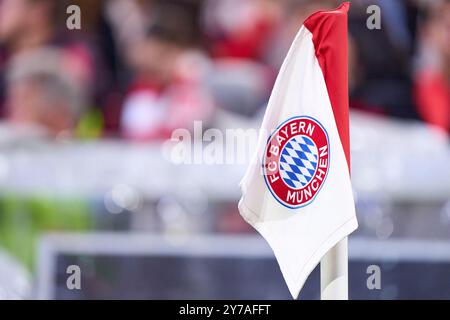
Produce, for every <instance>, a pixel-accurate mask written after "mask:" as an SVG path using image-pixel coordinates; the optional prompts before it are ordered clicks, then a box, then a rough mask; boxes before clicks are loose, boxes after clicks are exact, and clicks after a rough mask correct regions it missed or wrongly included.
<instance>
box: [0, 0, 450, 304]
mask: <svg viewBox="0 0 450 320" xmlns="http://www.w3.org/2000/svg"><path fill="white" fill-rule="evenodd" d="M339 2H340V1H334V0H314V1H313V0H89V1H88V0H78V1H77V0H71V1H69V0H67V1H66V0H58V1H56V0H0V299H24V298H44V299H92V298H124V299H127V298H142V299H145V298H160V299H171V298H195V299H196V298H205V299H208V298H211V299H216V298H236V299H239V298H245V299H267V298H272V299H289V298H290V296H289V292H288V290H287V287H286V286H285V284H284V281H283V280H282V277H281V273H280V271H279V269H278V266H277V264H276V261H275V260H274V257H273V255H272V253H271V251H270V249H269V248H268V247H267V245H266V244H265V242H264V240H262V239H261V238H260V237H259V236H258V235H257V234H256V233H255V232H254V231H253V230H252V229H251V227H250V226H248V225H247V224H246V223H245V222H244V221H243V219H242V218H241V217H240V216H239V213H238V210H237V201H238V200H239V197H240V191H239V186H238V184H239V181H240V179H241V177H242V176H243V173H244V172H245V169H246V161H243V162H241V163H239V162H236V163H234V162H233V161H231V162H230V163H226V164H205V163H203V164H201V163H200V164H192V165H188V164H174V163H173V162H171V161H170V160H169V159H168V157H167V156H166V155H165V152H164V150H165V149H164V145H165V142H167V140H168V139H169V138H170V137H171V135H172V132H173V131H174V130H175V129H179V128H184V129H186V130H189V131H190V132H193V129H194V121H202V122H201V123H202V128H201V130H203V131H204V130H207V129H208V128H217V129H219V130H221V131H222V132H225V130H227V129H249V128H255V129H257V128H258V127H259V125H260V122H261V119H262V115H263V113H264V110H265V106H266V103H267V100H268V97H269V95H270V92H271V88H272V85H273V83H274V81H275V78H276V75H277V72H278V69H279V67H280V66H281V63H282V62H283V59H284V56H285V54H286V53H287V50H288V48H289V46H290V43H291V41H292V40H293V38H294V36H295V34H296V32H297V31H298V29H299V27H300V26H301V25H302V23H303V20H304V19H305V18H306V17H307V16H308V15H309V14H311V13H312V12H314V11H317V10H321V9H331V8H334V7H336V6H337V5H338V4H339ZM351 2H352V7H351V10H350V13H349V78H350V83H349V86H350V108H351V145H352V146H351V147H352V179H353V187H354V195H355V200H356V206H357V214H358V219H359V223H360V227H359V229H358V230H357V231H356V232H355V233H354V234H353V235H352V236H351V237H350V253H349V254H350V298H352V299H410V298H411V299H416V298H425V299H427V298H438V299H450V243H449V240H450V201H449V200H450V145H449V141H448V134H449V133H450V1H446V0H430V1H425V0H423V1H421V0H389V1H388V0H371V1H365V0H359V1H356V0H354V1H351ZM73 4H75V5H78V6H79V7H80V9H81V29H79V30H70V29H68V27H67V24H66V22H67V21H66V20H67V19H68V18H69V17H70V15H71V14H68V13H67V12H66V10H67V8H68V6H69V5H73ZM372 4H377V5H378V6H379V7H380V8H381V29H379V30H377V29H376V30H369V29H368V28H367V27H366V20H367V18H368V17H369V14H367V13H366V9H367V7H368V6H369V5H372ZM193 136H194V138H193V140H192V141H191V143H193V144H194V143H198V144H200V146H202V145H205V142H202V141H196V140H195V139H197V140H199V138H200V140H201V135H200V137H199V136H198V135H194V134H193ZM70 265H77V266H79V267H80V270H81V285H82V288H81V290H70V289H68V288H67V283H66V279H67V277H69V276H70V274H68V273H67V268H68V266H70ZM370 265H377V266H380V269H381V277H382V278H381V279H382V280H381V289H380V290H369V289H368V288H367V286H366V279H367V277H368V276H369V275H368V274H367V272H366V271H367V267H368V266H370ZM319 294H320V292H319V276H318V270H315V271H314V272H313V275H312V276H311V277H310V279H309V280H308V282H307V284H306V287H305V289H304V290H303V292H302V294H301V298H311V299H317V298H319Z"/></svg>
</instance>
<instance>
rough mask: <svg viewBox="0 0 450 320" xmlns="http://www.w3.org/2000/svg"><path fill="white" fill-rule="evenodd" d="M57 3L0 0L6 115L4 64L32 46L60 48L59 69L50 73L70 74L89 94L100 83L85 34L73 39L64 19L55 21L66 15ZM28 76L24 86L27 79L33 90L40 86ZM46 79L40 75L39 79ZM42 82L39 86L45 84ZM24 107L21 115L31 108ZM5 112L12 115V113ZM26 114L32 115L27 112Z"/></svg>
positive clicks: (0, 96) (1, 90)
mask: <svg viewBox="0 0 450 320" xmlns="http://www.w3.org/2000/svg"><path fill="white" fill-rule="evenodd" d="M59 4H60V3H59V2H58V1H56V0H0V108H1V113H2V115H3V116H6V110H5V99H6V96H5V90H6V87H5V86H6V79H5V75H6V68H7V66H8V64H9V63H10V61H12V60H14V59H15V57H16V56H19V55H22V54H25V53H28V52H31V51H34V50H38V49H41V48H45V47H48V46H51V47H55V48H56V47H57V48H60V49H61V50H62V51H61V52H60V54H59V55H61V57H60V58H59V60H61V64H60V69H59V70H58V71H57V72H55V74H53V75H52V76H55V77H64V75H62V73H64V74H70V77H72V78H73V80H74V81H76V82H78V84H79V85H82V86H84V87H85V88H89V91H90V92H89V93H92V94H95V93H96V92H95V91H96V90H97V87H99V86H101V85H102V84H103V82H102V81H96V80H98V79H99V78H98V76H99V74H100V72H99V70H97V69H96V62H95V61H94V54H93V52H92V50H91V48H90V47H89V46H88V45H87V44H86V43H87V41H84V39H86V37H83V40H78V39H77V40H74V39H75V36H73V37H72V36H69V35H68V31H67V30H65V27H66V26H65V20H63V21H64V22H63V23H59V24H58V23H57V22H60V20H61V19H60V18H61V17H65V15H66V13H65V7H64V10H62V8H61V7H59ZM72 33H73V34H74V35H75V34H76V33H74V32H72ZM80 35H81V34H80ZM30 56H31V55H30ZM46 60H50V59H46ZM59 63H60V62H59V61H58V62H55V64H57V65H58V64H59ZM37 64H39V62H37ZM15 68H16V67H14V69H15ZM56 73H60V74H59V75H58V74H56ZM31 78H33V81H29V80H27V81H26V82H27V86H28V87H29V86H30V82H33V83H34V85H33V87H35V88H38V89H37V90H40V89H42V88H41V87H40V86H39V85H40V84H39V81H41V78H40V77H34V76H33V77H31ZM44 78H45V77H44ZM47 80H48V79H42V81H47ZM20 82H21V84H20V85H16V83H15V82H14V84H13V85H12V88H10V92H9V99H12V97H13V96H14V99H13V100H14V101H13V102H14V103H15V102H16V95H17V94H18V93H17V91H18V90H19V87H20V88H22V87H23V86H24V85H23V81H22V80H21V81H20ZM98 83H100V85H98ZM46 85H47V84H42V87H46ZM28 89H29V88H28ZM28 89H27V90H28ZM20 90H24V89H23V88H22V89H20ZM10 103H11V101H10ZM24 108H25V105H24V106H23V107H22V109H23V110H22V111H21V114H22V116H21V117H20V118H21V119H23V115H24V114H25V113H27V112H31V111H28V110H25V109H24ZM13 110H14V111H13ZM13 110H10V111H11V112H13V113H15V112H16V111H17V110H16V106H14V107H13ZM8 116H12V114H9V115H8ZM30 117H31V118H33V117H34V116H33V115H30ZM14 118H15V119H17V115H14ZM72 125H73V124H72Z"/></svg>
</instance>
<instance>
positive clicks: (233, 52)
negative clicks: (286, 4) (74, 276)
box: [204, 0, 281, 59]
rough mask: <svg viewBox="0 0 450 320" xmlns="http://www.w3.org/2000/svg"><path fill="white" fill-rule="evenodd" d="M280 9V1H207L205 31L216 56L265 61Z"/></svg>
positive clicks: (212, 52) (210, 47)
mask: <svg viewBox="0 0 450 320" xmlns="http://www.w3.org/2000/svg"><path fill="white" fill-rule="evenodd" d="M280 9H281V6H280V1H274V0H248V1H240V0H211V1H206V4H205V8H204V24H205V25H204V29H205V33H206V35H207V37H208V43H209V46H208V47H209V49H210V52H211V54H212V56H213V57H234V58H248V59H259V58H261V56H262V53H263V50H265V49H266V46H267V44H268V40H269V37H270V36H271V34H272V32H273V28H274V27H275V26H276V24H277V23H278V22H279V17H280ZM230 12H232V14H230Z"/></svg>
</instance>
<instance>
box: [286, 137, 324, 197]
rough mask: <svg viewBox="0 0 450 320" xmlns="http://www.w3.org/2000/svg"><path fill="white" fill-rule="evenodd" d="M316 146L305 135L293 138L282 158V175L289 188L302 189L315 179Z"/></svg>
mask: <svg viewBox="0 0 450 320" xmlns="http://www.w3.org/2000/svg"><path fill="white" fill-rule="evenodd" d="M318 154H319V153H318V150H317V147H316V144H315V143H314V142H313V141H312V140H311V139H310V138H309V137H307V136H305V135H297V136H295V137H292V138H291V139H290V140H289V141H288V142H287V143H286V145H285V146H284V148H283V151H282V152H281V156H280V175H281V178H282V179H283V181H284V182H285V183H286V185H287V186H289V187H291V188H293V189H300V188H303V187H304V186H306V185H307V184H308V183H309V182H310V181H311V179H312V178H313V177H314V174H315V172H316V168H317V159H318Z"/></svg>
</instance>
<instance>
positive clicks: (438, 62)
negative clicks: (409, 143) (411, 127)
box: [414, 0, 450, 132]
mask: <svg viewBox="0 0 450 320" xmlns="http://www.w3.org/2000/svg"><path fill="white" fill-rule="evenodd" d="M419 50H420V51H419V55H418V59H417V66H416V67H417V69H416V72H415V79H414V80H415V81H414V82H415V88H414V93H415V99H416V103H417V108H418V112H419V113H420V115H421V116H422V118H423V119H424V120H425V121H426V122H428V123H430V124H432V125H436V126H438V127H440V128H442V129H443V130H445V131H446V132H450V1H448V0H445V1H438V2H437V3H436V4H434V5H430V9H429V11H428V13H427V14H426V16H425V18H424V22H423V25H422V28H421V32H420V48H419Z"/></svg>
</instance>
